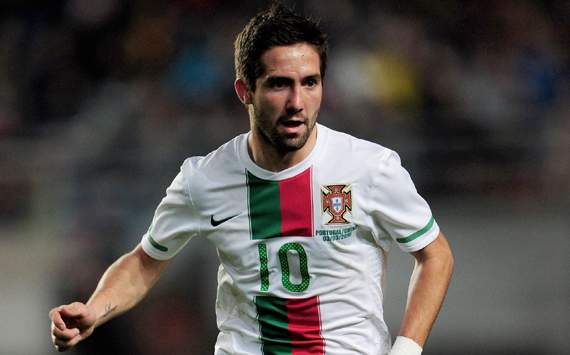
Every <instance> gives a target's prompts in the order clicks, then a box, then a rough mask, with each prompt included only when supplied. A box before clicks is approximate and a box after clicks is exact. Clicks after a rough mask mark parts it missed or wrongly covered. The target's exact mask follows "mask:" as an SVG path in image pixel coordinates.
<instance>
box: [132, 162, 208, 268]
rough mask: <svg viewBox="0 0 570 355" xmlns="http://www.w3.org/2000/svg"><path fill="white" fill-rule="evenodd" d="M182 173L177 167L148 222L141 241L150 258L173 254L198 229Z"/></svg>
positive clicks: (197, 219) (158, 258) (195, 215)
mask: <svg viewBox="0 0 570 355" xmlns="http://www.w3.org/2000/svg"><path fill="white" fill-rule="evenodd" d="M185 180H186V179H185V177H184V173H183V172H182V171H180V172H179V173H178V175H177V176H176V178H174V180H173V181H172V184H170V186H169V187H168V189H167V190H166V196H165V197H164V198H163V199H162V201H161V202H160V204H159V205H158V207H157V209H156V211H155V213H154V217H153V219H152V224H151V225H150V228H149V230H148V232H146V234H145V235H144V236H143V238H142V241H141V245H142V247H143V249H144V251H145V252H146V253H147V254H148V255H149V256H151V257H152V258H154V259H157V260H168V259H170V258H172V257H174V256H175V255H176V254H178V252H179V251H180V250H182V248H183V247H184V246H185V245H186V243H188V241H189V240H190V239H191V238H192V237H194V236H195V235H197V234H198V233H199V226H200V225H199V218H198V214H197V212H196V209H195V208H194V207H193V205H192V200H191V199H190V196H189V194H188V192H187V188H186V187H187V186H186V181H185Z"/></svg>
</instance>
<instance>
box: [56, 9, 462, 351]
mask: <svg viewBox="0 0 570 355" xmlns="http://www.w3.org/2000/svg"><path fill="white" fill-rule="evenodd" d="M235 50H236V52H235V60H236V75H237V79H236V81H235V89H236V93H237V95H238V97H239V99H240V100H241V101H242V102H243V104H244V105H245V106H246V107H247V110H248V113H249V118H250V127H251V131H250V132H249V133H248V134H243V135H240V136H238V137H236V138H234V139H233V140H231V141H230V142H228V143H226V144H225V145H223V146H221V147H220V148H218V149H217V150H215V151H214V152H212V153H210V154H208V155H207V156H205V157H192V158H190V159H187V160H186V161H185V162H184V163H183V165H182V167H181V171H180V173H179V174H178V175H177V176H176V178H175V179H174V181H173V182H172V184H171V186H170V187H169V188H168V190H167V194H166V196H165V198H164V199H163V200H162V202H161V203H160V205H159V206H158V208H157V210H156V212H155V216H154V219H153V221H152V224H151V226H150V229H149V231H148V232H147V233H146V234H145V235H144V236H143V238H142V241H141V243H140V245H139V246H137V247H136V248H135V249H134V250H133V251H131V252H130V253H128V254H126V255H124V256H123V257H121V258H120V259H118V260H117V261H116V262H115V263H113V264H112V265H111V266H110V267H109V269H108V270H107V271H106V272H105V274H104V275H103V277H102V278H101V281H100V282H99V285H98V287H97V289H96V290H95V292H94V293H93V295H92V296H91V298H90V299H89V300H88V301H87V303H86V304H83V303H79V302H75V303H72V304H69V305H63V306H59V307H56V308H54V309H52V310H51V312H50V317H51V320H52V334H53V341H54V344H55V346H56V348H57V349H58V350H60V351H64V350H66V349H69V348H71V347H73V346H75V345H76V344H77V343H78V342H79V341H81V340H83V339H85V338H86V337H88V336H89V335H90V334H91V333H92V332H93V330H94V329H95V328H96V327H97V326H99V325H101V324H102V323H104V322H106V321H108V320H109V319H111V318H113V317H115V316H117V315H119V314H121V313H123V312H125V311H127V310H128V309H130V308H131V307H133V306H134V305H136V304H137V303H138V302H139V301H140V300H141V299H142V298H143V297H144V296H145V295H146V293H147V292H148V291H149V290H150V288H152V286H153V285H154V284H155V282H156V281H157V280H158V278H159V277H160V275H161V273H162V272H163V271H164V269H165V268H166V266H167V265H168V262H169V260H170V259H171V258H172V257H174V256H175V255H176V254H177V253H178V252H179V251H180V249H182V248H183V247H184V246H185V245H186V243H187V242H188V241H189V240H190V239H191V238H193V237H197V238H207V239H208V240H209V241H210V242H212V243H213V244H214V245H215V247H216V248H217V251H218V255H219V260H220V269H219V275H218V294H217V300H216V313H217V323H218V328H219V335H218V339H217V342H216V346H215V354H265V355H270V354H325V353H326V354H328V355H335V354H338V355H347V354H375V355H376V354H387V353H389V354H391V355H405V354H410V355H411V354H420V353H421V351H422V347H423V345H424V343H425V341H426V338H427V336H428V333H429V331H430V329H431V327H432V324H433V322H434V320H435V318H436V315H437V313H438V311H439V309H440V307H441V304H442V302H443V299H444V296H445V293H446V290H447V286H448V283H449V280H450V277H451V272H452V268H453V266H452V265H453V258H452V254H451V251H450V249H449V246H448V244H447V242H446V239H445V237H444V236H443V234H441V233H440V231H439V227H438V225H437V223H436V222H435V220H434V218H433V216H432V214H431V211H430V209H429V207H428V205H427V204H426V202H425V201H424V200H423V199H422V198H421V197H420V196H419V195H418V194H417V192H416V190H415V188H414V186H413V183H412V182H411V179H410V177H409V175H408V174H407V172H406V171H405V170H404V169H403V168H402V166H401V165H400V160H399V157H398V156H397V154H396V153H394V152H393V151H391V150H389V149H387V148H384V147H382V146H379V145H377V144H374V143H370V142H366V141H363V140H359V139H356V138H353V137H351V136H349V135H346V134H343V133H339V132H336V131H333V130H331V129H328V128H327V127H325V126H322V125H319V124H316V118H317V115H318V112H319V108H320V105H321V98H322V90H323V85H322V83H323V78H324V75H325V70H326V54H327V40H326V37H325V35H324V34H323V33H322V32H321V31H320V30H319V29H318V27H317V25H316V24H315V23H314V22H312V21H310V20H307V19H305V18H302V17H300V16H297V15H295V14H293V13H292V12H290V11H289V10H288V9H286V8H284V7H283V6H280V5H274V6H272V7H271V8H270V9H268V10H266V11H263V12H261V13H260V14H258V15H256V16H255V17H254V18H252V19H251V21H250V22H249V23H248V24H247V25H246V27H245V28H244V30H243V31H242V32H241V33H240V34H239V35H238V37H237V39H236V42H235ZM394 242H395V243H396V244H398V245H399V246H400V248H401V249H403V250H404V251H407V252H410V253H411V254H412V255H413V256H414V258H415V259H416V265H415V268H414V271H413V274H412V278H411V281H410V288H409V293H408V302H407V307H406V310H405V314H404V317H403V321H402V326H401V329H400V333H399V336H398V337H397V339H396V342H395V344H394V346H393V347H392V346H391V340H390V335H389V333H388V329H387V326H386V324H385V322H384V320H383V309H382V298H383V290H382V279H383V277H384V274H385V272H386V271H385V263H386V252H387V250H388V249H389V247H390V245H391V244H393V243H394ZM191 352H192V351H191V349H189V353H191Z"/></svg>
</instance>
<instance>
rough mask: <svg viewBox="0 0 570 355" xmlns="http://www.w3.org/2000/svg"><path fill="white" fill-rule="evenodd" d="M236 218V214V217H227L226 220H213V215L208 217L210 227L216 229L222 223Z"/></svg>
mask: <svg viewBox="0 0 570 355" xmlns="http://www.w3.org/2000/svg"><path fill="white" fill-rule="evenodd" d="M237 216H238V215H237V214H236V215H233V216H229V217H227V218H224V219H220V220H216V219H214V215H211V216H210V224H211V225H212V227H217V226H219V225H220V224H222V223H224V222H227V221H229V220H230V219H232V218H234V217H237Z"/></svg>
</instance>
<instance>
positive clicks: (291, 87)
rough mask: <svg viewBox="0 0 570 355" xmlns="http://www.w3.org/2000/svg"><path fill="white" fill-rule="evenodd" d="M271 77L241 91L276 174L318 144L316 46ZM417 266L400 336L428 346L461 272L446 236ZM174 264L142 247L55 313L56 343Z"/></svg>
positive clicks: (267, 57)
mask: <svg viewBox="0 0 570 355" xmlns="http://www.w3.org/2000/svg"><path fill="white" fill-rule="evenodd" d="M261 60H262V62H263V64H264V67H265V69H266V70H265V72H264V74H263V75H262V76H260V77H259V78H257V80H256V88H257V89H256V90H255V92H251V91H249V90H248V89H247V85H245V83H244V82H243V81H242V80H239V79H238V80H236V82H235V89H236V93H237V95H238V97H239V98H240V100H241V101H242V102H243V103H244V104H245V105H246V106H247V108H248V112H249V116H250V126H251V134H250V135H249V141H248V146H249V151H250V155H251V157H252V159H253V160H254V161H255V162H256V163H257V164H258V165H259V166H261V167H263V168H265V169H267V170H270V171H281V170H283V169H287V168H289V167H291V166H293V165H295V164H297V163H299V162H301V161H302V160H303V159H305V158H306V157H307V156H308V154H309V153H310V152H311V150H312V149H313V148H314V146H315V143H316V138H317V129H316V128H315V123H316V119H317V115H318V112H319V108H320V105H321V100H322V94H323V88H322V79H321V75H320V58H319V56H318V53H317V52H316V50H315V49H314V48H313V47H312V46H310V45H308V44H304V43H302V44H295V45H292V46H279V47H274V48H272V49H269V50H268V51H266V52H265V53H264V54H263V56H262V58H261ZM412 255H413V256H414V258H415V260H416V264H415V267H414V271H413V273H412V277H411V280H410V287H409V291H408V302H407V306H406V311H405V313H404V317H403V321H402V326H401V329H400V333H399V334H400V335H402V336H406V337H408V338H410V339H412V340H414V341H415V342H417V343H418V344H419V345H420V346H422V347H423V346H424V344H425V341H426V339H427V337H428V335H429V332H430V330H431V328H432V326H433V323H434V321H435V319H436V317H437V314H438V312H439V309H440V308H441V305H442V303H443V300H444V297H445V294H446V292H447V287H448V285H449V281H450V278H451V273H452V270H453V256H452V253H451V249H450V248H449V244H448V243H447V240H446V239H445V236H444V235H443V234H440V235H439V236H438V238H437V239H436V240H435V241H434V242H432V243H431V244H429V245H428V246H426V247H425V248H424V249H422V250H420V251H417V252H414V253H412ZM168 264H169V261H159V260H155V259H153V258H151V257H149V256H148V255H147V254H146V253H145V252H144V250H143V249H142V247H141V246H140V245H138V246H137V247H136V248H135V249H134V250H133V251H131V252H130V253H128V254H125V255H123V256H122V257H121V258H119V259H118V260H117V261H115V262H114V263H113V264H112V265H111V266H110V267H109V268H108V269H107V271H106V272H105V273H104V274H103V276H102V277H101V280H100V281H99V284H98V285H97V288H96V290H95V291H94V292H93V294H92V296H91V298H90V299H89V300H88V301H87V302H86V303H85V304H84V303H81V302H74V303H71V304H67V305H61V306H58V307H55V308H53V309H52V310H51V311H50V312H49V316H50V319H51V332H52V340H53V344H54V345H55V347H56V349H58V350H59V351H65V350H68V349H70V348H72V347H73V346H75V345H77V344H78V343H79V342H80V341H82V340H84V339H85V338H87V337H89V336H90V335H91V334H92V333H93V331H94V330H95V328H96V327H98V326H99V325H101V324H103V323H105V322H107V321H109V320H110V319H112V318H114V317H116V316H118V315H120V314H122V313H124V312H126V311H128V310H129V309H131V308H132V307H134V306H135V305H136V304H138V303H139V302H140V301H141V300H142V299H143V298H144V297H145V295H146V294H147V293H148V292H149V290H150V289H151V288H152V287H153V286H154V284H155V283H156V282H157V281H158V279H159V278H160V276H161V274H162V273H163V272H164V270H165V269H166V267H167V266H168Z"/></svg>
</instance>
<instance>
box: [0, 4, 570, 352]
mask: <svg viewBox="0 0 570 355" xmlns="http://www.w3.org/2000/svg"><path fill="white" fill-rule="evenodd" d="M285 2H286V3H289V4H292V5H295V7H296V9H297V10H299V11H301V12H305V13H307V14H311V15H313V16H314V17H317V18H319V19H320V20H321V23H322V26H323V27H324V29H325V31H326V32H328V33H329V35H330V55H329V58H330V59H329V69H328V71H327V74H326V77H325V98H324V104H323V108H322V110H321V114H320V116H319V119H320V121H321V122H322V123H324V124H326V125H328V126H330V127H331V128H336V129H340V130H345V131H347V132H349V133H352V134H354V135H357V136H360V137H363V138H367V139H370V140H373V141H376V142H379V143H381V144H383V145H386V146H388V147H391V148H394V149H396V150H397V151H398V152H400V154H401V156H402V160H403V161H404V165H405V166H406V167H407V168H408V169H409V170H410V172H411V173H412V175H413V177H414V180H415V181H416V183H417V185H418V188H419V189H420V190H421V191H422V192H423V193H425V194H428V195H432V196H438V195H446V194H460V193H462V194H498V195H502V196H508V197H512V198H515V199H517V200H518V199H522V200H524V199H534V198H537V196H539V197H538V198H553V197H554V198H560V197H562V198H564V199H565V198H567V196H569V195H570V159H569V158H568V155H567V154H568V152H570V105H569V102H570V92H569V90H568V89H569V88H570V85H569V67H570V66H569V64H570V57H569V50H568V48H569V43H568V39H569V38H570V22H569V21H568V19H569V18H570V3H569V2H567V1H563V0H560V1H555V0H552V1H546V0H545V1H538V0H536V1H531V0H519V1H516V0H507V1H491V0H481V1H451V0H442V1H426V0H423V1H422V0H415V1H408V2H405V4H403V3H402V2H401V1H395V0H392V1H373V0H369V1H349V0H334V1H325V0H308V1H285ZM264 4H266V1H260V0H256V1H246V2H240V4H239V5H238V4H237V3H236V2H235V1H227V0H167V1H151V0H98V1H92V0H53V1H35V0H27V1H21V0H20V1H17V0H12V1H3V2H2V3H1V4H0V148H1V151H0V164H1V166H2V168H1V171H0V196H1V199H0V201H1V202H0V223H12V222H13V221H14V220H18V219H19V218H20V219H25V218H26V216H27V215H28V213H29V208H30V203H29V200H31V199H33V198H34V196H33V194H34V191H36V190H37V187H36V185H38V184H39V185H40V186H41V185H42V184H46V183H45V180H44V181H43V182H42V181H41V180H42V178H39V180H40V181H39V182H38V177H37V176H35V175H36V174H35V173H36V172H37V170H35V169H37V168H38V167H39V168H40V170H41V169H43V170H41V172H42V175H44V176H45V175H47V176H51V177H52V180H49V181H50V183H49V184H48V185H49V186H48V189H50V188H53V185H51V182H52V181H56V180H63V181H64V185H65V186H64V187H61V186H60V187H56V188H54V189H55V191H57V192H58V193H59V195H58V197H56V198H55V200H57V203H58V206H60V207H61V208H63V209H64V210H65V211H66V213H65V217H64V218H65V220H66V221H65V223H66V226H67V227H66V228H65V229H64V230H65V231H64V232H63V233H62V237H61V238H63V240H64V241H66V242H68V243H72V245H74V250H75V251H74V253H75V254H74V255H70V256H68V258H69V260H68V262H70V263H74V262H81V263H83V264H85V263H87V265H89V267H83V268H81V270H77V274H76V275H75V274H73V275H72V276H71V277H70V279H69V280H67V281H66V283H65V284H63V285H60V287H59V289H58V297H57V298H58V299H60V300H62V301H63V300H66V299H69V300H71V299H76V298H79V299H85V298H86V297H87V296H88V295H89V294H90V292H91V291H92V289H93V287H94V285H95V284H96V280H97V279H98V278H99V276H100V273H101V272H102V270H104V268H105V266H106V265H107V264H108V263H109V262H110V261H112V260H113V259H114V258H115V257H117V256H118V255H120V254H122V253H123V252H125V251H126V250H128V249H129V248H130V247H132V245H133V243H136V241H137V238H138V236H139V235H141V234H142V233H144V230H145V229H146V228H147V227H148V223H149V222H150V218H151V217H152V210H153V208H154V207H155V206H156V204H157V203H158V201H159V200H160V198H161V196H162V194H163V193H164V189H165V188H166V186H167V185H168V183H169V182H170V180H171V179H172V178H173V176H174V175H175V174H176V172H177V169H178V167H179V165H180V163H181V162H182V160H183V159H184V158H185V157H187V156H190V155H199V154H204V153H207V152H208V151H210V150H211V149H213V148H215V147H216V146H218V145H220V144H222V143H223V142H224V141H226V140H227V139H230V138H231V137H233V136H234V135H236V134H237V133H241V132H245V131H246V130H247V129H248V121H247V116H246V112H245V110H244V108H243V107H242V106H241V105H240V103H239V101H238V100H237V99H236V97H235V94H234V89H233V80H234V72H233V39H234V37H235V35H236V34H237V32H239V31H240V30H241V28H242V27H243V25H244V24H245V22H246V20H247V19H248V18H249V17H250V16H251V15H252V14H254V13H255V12H256V10H257V9H259V8H260V7H261V6H263V5H264ZM44 188H45V186H44ZM565 196H566V197H565ZM533 201H534V200H533ZM124 235H134V237H132V238H131V237H129V238H122V237H121V236H124ZM86 254H88V255H89V258H86V257H85V255H86ZM193 255H194V254H193ZM200 255H201V254H196V256H195V257H193V258H192V260H190V261H187V262H186V264H185V265H184V266H181V267H180V268H181V269H183V271H184V272H179V273H176V272H174V273H173V275H174V276H171V282H172V283H173V284H175V285H177V286H176V287H173V288H170V289H169V290H168V292H169V293H165V294H160V293H158V294H156V295H155V296H153V297H155V298H154V299H156V300H160V301H159V302H156V303H152V302H149V303H147V304H146V306H145V307H144V309H143V310H137V311H136V312H135V313H133V315H128V316H126V317H125V318H121V319H120V320H118V321H117V322H116V323H112V324H110V325H109V326H107V327H105V328H101V331H100V332H98V333H99V334H103V335H100V336H98V338H95V340H94V341H92V342H90V343H88V344H86V345H85V346H83V347H82V348H81V350H80V351H81V353H85V354H87V353H93V354H100V353H107V354H111V353H137V354H155V353H165V354H166V353H168V354H177V353H180V354H184V353H188V352H187V350H185V347H191V348H193V349H202V350H201V351H203V352H197V353H211V346H212V344H213V341H214V340H213V337H214V336H215V324H214V323H213V318H212V313H213V309H210V308H207V309H203V307H201V303H202V302H203V301H201V300H203V299H204V297H208V296H211V291H204V292H202V291H199V290H196V289H194V288H191V287H189V286H187V285H185V283H188V284H189V283H190V282H192V281H191V279H192V278H193V277H196V278H200V277H201V275H202V274H201V270H200V268H201V267H202V265H203V264H208V263H210V264H211V263H214V264H215V260H203V259H202V258H201V257H200ZM213 277H214V276H213ZM180 278H182V279H183V280H188V281H187V282H180ZM210 282H211V283H212V284H213V282H214V280H210ZM164 292H167V291H166V290H165V291H164ZM189 298H190V299H192V300H193V301H192V302H188V299H189ZM134 319H136V320H137V321H138V322H137V323H136V324H141V323H140V322H142V323H143V324H144V323H147V324H148V323H152V324H153V326H154V327H157V329H162V330H164V331H162V332H159V333H158V334H154V335H155V336H156V337H160V338H161V341H159V342H157V341H156V339H155V338H153V337H148V334H146V336H145V332H148V330H147V329H146V328H144V327H142V326H140V327H135V330H134V331H133V335H134V337H135V338H136V339H131V340H130V341H129V340H128V339H130V338H128V339H124V338H120V339H119V337H118V336H117V334H120V331H121V330H122V331H125V330H126V329H128V331H131V329H132V328H131V327H130V326H129V325H126V322H129V321H132V320H134ZM168 329H170V331H168ZM175 330H176V331H175ZM105 339H106V340H105ZM119 340H120V341H119ZM145 340H146V341H145ZM153 344H154V345H153ZM158 345H159V346H161V347H162V348H161V349H156V348H154V347H153V346H155V347H156V346H158ZM101 349H105V351H104V352H102V350H101ZM133 349H134V350H133Z"/></svg>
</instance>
